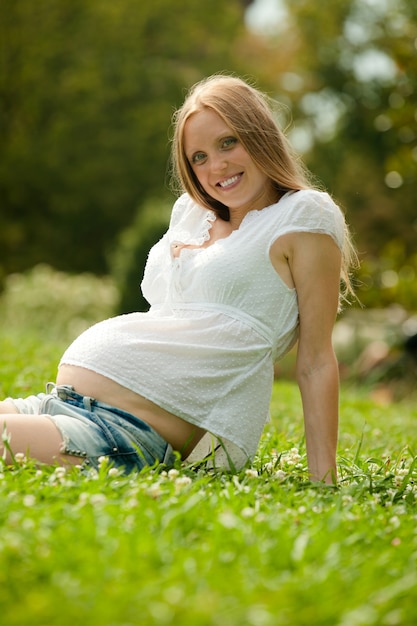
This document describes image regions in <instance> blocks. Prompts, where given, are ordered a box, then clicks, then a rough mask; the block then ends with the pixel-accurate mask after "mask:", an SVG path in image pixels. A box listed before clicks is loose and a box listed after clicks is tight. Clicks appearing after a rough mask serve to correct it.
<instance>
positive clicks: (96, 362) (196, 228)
mask: <svg viewBox="0 0 417 626" xmlns="http://www.w3.org/2000/svg"><path fill="white" fill-rule="evenodd" d="M215 219H216V216H215V214H214V213H213V212H211V211H208V210H206V209H203V208H201V207H200V206H199V205H197V204H195V203H194V202H193V201H192V200H191V199H190V198H189V197H188V196H187V195H183V196H181V198H179V199H178V200H177V202H176V203H175V205H174V208H173V211H172V216H171V222H170V226H169V229H168V231H167V233H166V234H165V235H164V237H163V238H162V239H161V240H160V241H159V242H158V243H157V244H156V245H155V246H154V247H153V248H152V250H151V251H150V253H149V257H148V262H147V266H146V270H145V274H144V279H143V282H142V291H143V294H144V296H145V298H146V299H147V300H148V302H149V303H150V305H151V307H150V310H149V311H148V312H146V313H132V314H128V315H122V316H118V317H114V318H111V319H109V320H106V321H104V322H100V323H99V324H96V325H95V326H93V327H92V328H90V329H89V330H87V331H86V332H84V333H83V334H82V335H81V336H80V337H79V338H78V339H76V340H75V341H74V343H73V344H72V345H71V346H70V347H69V348H68V350H67V351H66V353H65V354H64V356H63V357H62V360H61V363H65V364H72V365H78V366H81V367H85V368H88V369H91V370H93V371H95V372H98V373H99V374H103V375H104V376H107V377H108V378H111V379H112V380H114V381H116V382H118V383H120V384H121V385H123V386H125V387H127V388H129V389H131V390H132V391H134V392H136V393H138V394H141V395H143V396H145V397H146V398H148V399H149V400H151V401H153V402H155V403H156V404H157V405H158V406H161V407H162V408H164V409H166V410H168V411H170V412H172V413H173V414H175V415H178V416H179V417H182V418H183V419H185V420H187V421H189V422H191V423H193V424H196V425H198V426H200V427H201V428H204V429H205V430H207V431H208V432H209V433H212V434H213V435H215V438H213V436H212V435H207V436H206V437H204V438H203V440H202V442H200V444H199V445H198V446H197V448H196V449H195V450H194V452H193V453H192V455H191V457H190V460H191V461H194V460H197V459H200V458H201V457H202V456H204V455H205V454H207V453H209V452H210V450H211V449H212V447H213V445H214V447H216V446H218V445H219V441H218V440H219V439H221V444H220V447H219V450H218V452H217V454H216V456H215V461H214V462H215V463H216V465H224V464H226V465H227V463H228V461H230V460H231V461H232V466H235V467H239V466H241V465H242V464H243V463H244V462H245V461H246V460H248V459H250V458H252V457H253V455H254V453H255V451H256V448H257V445H258V442H259V438H260V436H261V434H262V430H263V427H264V424H265V422H266V420H267V418H268V414H269V404H270V398H271V390H272V383H273V361H274V360H276V359H279V358H281V357H282V356H283V355H284V354H285V353H286V352H287V351H288V350H289V349H290V347H291V346H292V345H293V344H294V342H295V341H296V338H297V328H298V307H297V294H296V291H295V290H294V289H290V288H289V287H288V286H287V285H286V284H285V283H284V281H283V280H282V279H281V278H280V276H279V275H278V274H277V272H276V271H275V270H274V268H273V266H272V264H271V262H270V258H269V249H270V246H271V244H272V243H273V242H274V241H275V240H276V239H277V238H278V237H279V236H281V235H283V234H285V233H289V232H294V231H303V232H315V233H324V234H328V235H330V236H331V237H333V239H334V240H335V241H336V243H337V244H338V246H339V247H341V246H342V244H343V236H344V219H343V216H342V214H341V212H340V210H339V208H338V207H337V206H336V205H335V204H334V202H333V201H332V200H331V198H330V197H329V196H328V194H326V193H322V192H318V191H313V190H304V191H298V192H296V193H287V194H286V195H285V196H284V197H283V198H281V200H280V201H279V202H278V203H277V204H274V205H271V206H269V207H266V208H264V209H262V210H261V211H251V212H249V213H248V214H247V215H246V216H245V218H244V220H243V221H242V223H241V225H240V228H239V229H238V230H235V231H233V232H232V233H231V235H229V236H228V237H227V238H225V239H221V240H218V241H216V242H215V243H214V244H212V245H211V246H209V247H207V248H193V249H190V248H185V249H182V250H181V252H180V255H179V257H178V258H174V256H173V255H172V245H173V244H175V242H177V243H184V244H191V245H197V246H201V245H202V243H203V242H204V241H206V240H207V239H209V237H210V228H211V226H212V222H213V221H214V220H215Z"/></svg>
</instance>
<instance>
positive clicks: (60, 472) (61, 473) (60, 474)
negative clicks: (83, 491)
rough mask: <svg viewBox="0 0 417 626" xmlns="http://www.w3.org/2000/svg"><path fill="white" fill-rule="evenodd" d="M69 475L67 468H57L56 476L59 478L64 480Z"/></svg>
mask: <svg viewBox="0 0 417 626" xmlns="http://www.w3.org/2000/svg"><path fill="white" fill-rule="evenodd" d="M66 473H67V470H66V468H65V467H57V468H56V469H55V476H56V477H57V478H63V477H64V476H65V474H66Z"/></svg>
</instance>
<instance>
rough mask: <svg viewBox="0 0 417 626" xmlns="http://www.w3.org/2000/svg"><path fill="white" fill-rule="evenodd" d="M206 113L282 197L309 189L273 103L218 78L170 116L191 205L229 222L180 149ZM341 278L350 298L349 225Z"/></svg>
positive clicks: (176, 176) (233, 80)
mask: <svg viewBox="0 0 417 626" xmlns="http://www.w3.org/2000/svg"><path fill="white" fill-rule="evenodd" d="M205 108H209V109H211V110H212V111H214V112H215V113H217V114H218V115H219V116H220V117H221V118H222V119H223V121H224V122H225V123H226V124H227V125H228V126H229V128H230V129H231V130H232V131H233V133H234V134H235V135H236V137H237V139H238V140H239V141H240V143H241V144H242V145H243V147H244V148H245V150H246V151H247V152H248V154H249V155H250V157H251V158H252V160H253V162H254V163H255V164H256V166H257V167H258V168H259V170H260V171H261V172H262V173H263V174H265V175H266V176H267V177H268V178H269V179H270V180H271V181H272V183H273V185H274V187H275V188H276V190H277V192H279V193H280V194H283V193H286V192H288V191H298V190H300V189H311V188H315V187H316V186H315V185H314V184H313V177H312V175H311V174H310V172H309V171H308V170H307V168H306V167H305V166H304V164H303V162H302V161H301V159H300V158H299V157H298V155H297V154H296V153H295V152H294V150H293V149H292V147H291V145H290V143H289V142H288V140H287V138H286V136H285V134H284V132H283V131H282V130H281V128H280V127H279V125H278V123H277V121H276V120H275V117H274V113H273V105H272V100H270V99H269V98H268V96H267V95H266V94H264V93H262V92H260V91H259V90H258V89H256V88H255V87H253V86H252V85H250V84H249V83H247V82H246V81H244V80H242V79H241V78H238V77H235V76H226V75H223V74H218V75H214V76H210V77H209V78H205V79H203V80H202V81H200V82H198V83H197V84H195V85H194V86H193V87H191V89H190V91H189V92H188V95H187V96H186V98H185V101H184V103H183V105H182V106H181V107H180V108H179V109H178V110H177V111H176V112H175V113H174V116H173V124H174V134H173V141H172V151H171V159H172V170H173V182H174V184H175V185H176V187H177V189H178V190H181V191H186V192H187V193H188V194H189V195H190V196H191V198H193V200H195V202H197V203H198V204H199V205H201V206H203V207H206V208H208V209H211V210H214V211H216V212H217V213H218V214H219V216H220V217H221V218H223V219H226V220H228V219H229V210H228V208H227V207H226V206H225V205H223V204H222V203H221V202H219V201H217V200H215V199H214V198H212V197H211V196H210V195H209V194H208V193H207V192H206V191H205V190H204V189H203V187H202V186H201V184H200V183H199V181H198V180H197V177H196V176H195V174H194V172H193V170H192V167H191V164H190V162H189V161H188V159H187V156H186V154H185V149H184V127H185V124H186V122H187V120H188V119H189V118H190V116H191V115H193V114H194V113H197V112H199V111H201V110H203V109H205ZM345 229H346V232H345V239H344V247H343V250H342V270H341V279H342V281H343V283H344V289H343V291H342V293H343V294H345V295H347V294H348V293H350V294H353V289H352V285H351V281H350V270H351V268H352V267H353V266H355V265H357V261H356V259H357V257H356V253H355V250H354V247H353V245H352V242H351V236H350V233H349V229H348V226H347V225H346V227H345Z"/></svg>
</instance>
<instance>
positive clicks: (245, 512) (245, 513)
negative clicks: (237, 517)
mask: <svg viewBox="0 0 417 626" xmlns="http://www.w3.org/2000/svg"><path fill="white" fill-rule="evenodd" d="M255 513H256V511H255V509H254V508H252V507H251V506H245V508H244V509H242V511H241V513H240V514H241V516H242V517H244V518H245V519H248V518H249V517H253V516H254V515H255Z"/></svg>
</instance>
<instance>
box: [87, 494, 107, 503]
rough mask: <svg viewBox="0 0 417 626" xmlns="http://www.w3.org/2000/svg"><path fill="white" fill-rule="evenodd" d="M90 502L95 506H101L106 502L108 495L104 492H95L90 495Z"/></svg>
mask: <svg viewBox="0 0 417 626" xmlns="http://www.w3.org/2000/svg"><path fill="white" fill-rule="evenodd" d="M90 502H91V504H92V505H93V506H99V505H101V504H105V503H106V496H105V495H103V494H102V493H93V494H92V495H91V497H90Z"/></svg>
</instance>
